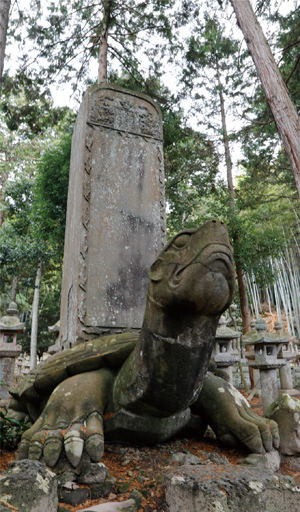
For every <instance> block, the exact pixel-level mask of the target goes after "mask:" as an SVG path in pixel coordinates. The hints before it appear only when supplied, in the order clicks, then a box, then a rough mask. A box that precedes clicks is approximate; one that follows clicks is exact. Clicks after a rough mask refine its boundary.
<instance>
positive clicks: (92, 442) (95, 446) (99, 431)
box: [85, 412, 104, 462]
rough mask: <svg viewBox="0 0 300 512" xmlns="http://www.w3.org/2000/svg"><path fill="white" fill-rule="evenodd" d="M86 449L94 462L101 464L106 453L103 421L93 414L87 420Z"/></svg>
mask: <svg viewBox="0 0 300 512" xmlns="http://www.w3.org/2000/svg"><path fill="white" fill-rule="evenodd" d="M85 449H86V451H87V453H88V455H89V456H90V458H91V460H92V461H93V462H99V460H100V459H101V457H102V455H103V452H104V436H103V419H102V415H101V414H100V413H98V412H93V413H92V414H90V416H89V417H88V419H87V425H86V441H85Z"/></svg>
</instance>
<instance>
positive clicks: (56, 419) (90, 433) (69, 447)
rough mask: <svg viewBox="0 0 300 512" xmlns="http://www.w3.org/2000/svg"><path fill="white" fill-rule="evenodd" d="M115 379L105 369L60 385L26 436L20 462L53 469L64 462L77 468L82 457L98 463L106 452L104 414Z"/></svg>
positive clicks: (71, 379) (73, 378)
mask: <svg viewBox="0 0 300 512" xmlns="http://www.w3.org/2000/svg"><path fill="white" fill-rule="evenodd" d="M112 378H113V376H112V374H111V373H110V372H109V371H107V370H106V369H105V370H99V371H97V372H89V373H85V374H84V375H81V374H80V375H76V376H74V377H70V378H69V379H67V380H65V381H64V382H62V383H61V384H59V386H57V388H56V389H55V390H54V391H53V393H52V395H51V397H50V399H49V401H48V403H47V405H46V408H45V409H44V411H43V413H42V414H41V416H40V417H39V418H38V420H37V421H36V422H35V423H34V425H33V426H32V427H31V428H30V429H29V430H27V431H26V432H25V433H24V434H23V436H22V440H21V443H20V446H19V450H20V451H19V453H20V459H24V458H29V459H33V460H41V461H43V462H45V464H46V465H47V466H49V467H51V468H55V466H56V465H57V464H58V463H59V461H62V460H65V459H66V460H67V461H68V462H69V463H70V464H71V466H72V467H73V468H77V467H78V466H79V465H80V463H81V461H82V458H83V456H85V459H86V457H87V456H88V458H89V460H90V461H92V462H99V460H100V459H101V457H102V455H103V451H104V436H103V420H102V414H103V410H104V408H105V405H106V402H107V393H108V388H109V384H110V385H112V382H111V381H112ZM110 388H111V386H110ZM105 396H106V398H105ZM60 465H61V464H60Z"/></svg>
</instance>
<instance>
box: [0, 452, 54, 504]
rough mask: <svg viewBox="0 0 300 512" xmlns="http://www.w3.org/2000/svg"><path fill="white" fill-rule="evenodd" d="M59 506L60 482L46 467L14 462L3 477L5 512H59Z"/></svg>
mask: <svg viewBox="0 0 300 512" xmlns="http://www.w3.org/2000/svg"><path fill="white" fill-rule="evenodd" d="M57 505H58V497H57V478H56V475H54V473H52V472H51V471H50V470H49V469H48V468H46V467H45V466H44V464H41V463H40V462H38V461H33V460H22V461H18V462H12V463H11V464H10V465H9V467H8V470H7V471H5V472H4V473H2V474H1V478H0V510H1V512H2V511H3V512H6V511H7V512H11V511H12V510H14V511H16V512H41V511H47V512H57Z"/></svg>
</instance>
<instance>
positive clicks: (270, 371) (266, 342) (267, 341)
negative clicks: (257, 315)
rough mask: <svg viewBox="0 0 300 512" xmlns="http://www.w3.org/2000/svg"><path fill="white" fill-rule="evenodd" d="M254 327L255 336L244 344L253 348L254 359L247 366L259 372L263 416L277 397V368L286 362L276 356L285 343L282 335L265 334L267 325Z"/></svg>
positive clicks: (257, 323) (260, 323) (257, 324)
mask: <svg viewBox="0 0 300 512" xmlns="http://www.w3.org/2000/svg"><path fill="white" fill-rule="evenodd" d="M255 327H256V334H255V333H253V335H251V336H249V337H248V340H247V341H245V344H246V345H253V347H254V359H253V360H251V359H250V360H249V362H248V364H249V366H250V367H252V368H255V369H257V370H259V373H260V382H261V397H262V406H263V414H265V413H266V411H267V409H268V407H269V405H270V404H271V403H272V402H274V401H275V400H276V399H277V398H278V396H279V393H278V383H277V368H281V367H282V366H285V365H286V361H285V360H284V359H279V358H278V354H279V352H280V351H281V350H282V345H283V344H284V343H286V337H285V336H284V335H283V334H282V333H280V334H278V333H276V334H275V333H269V332H267V330H266V329H267V324H266V322H264V321H263V320H260V321H259V322H256V324H255Z"/></svg>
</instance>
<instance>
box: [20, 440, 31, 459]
mask: <svg viewBox="0 0 300 512" xmlns="http://www.w3.org/2000/svg"><path fill="white" fill-rule="evenodd" d="M29 446H30V442H29V441H27V439H22V441H21V442H20V444H19V458H20V460H22V459H28V451H29Z"/></svg>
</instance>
